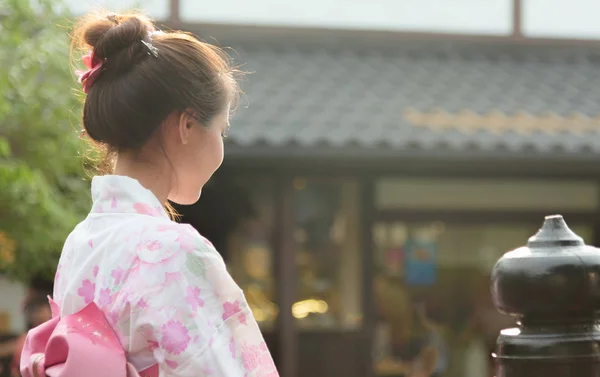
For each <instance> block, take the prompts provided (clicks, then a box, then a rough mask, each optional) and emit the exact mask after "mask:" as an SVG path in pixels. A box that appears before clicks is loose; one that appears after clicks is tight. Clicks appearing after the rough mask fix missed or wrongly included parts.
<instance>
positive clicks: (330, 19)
mask: <svg viewBox="0 0 600 377" xmlns="http://www.w3.org/2000/svg"><path fill="white" fill-rule="evenodd" d="M180 4H181V18H182V20H185V21H187V22H211V23H239V24H261V25H273V26H300V27H328V28H341V29H371V30H396V31H426V32H448V33H465V34H468V33H475V34H490V35H505V34H509V33H510V32H511V30H512V17H511V14H512V0H483V1H482V0H373V1H371V2H368V1H359V0H351V1H348V0H303V1H300V0H229V1H212V2H204V1H198V0H180Z"/></svg>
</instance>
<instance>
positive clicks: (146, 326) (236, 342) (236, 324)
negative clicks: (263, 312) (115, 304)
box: [131, 241, 278, 377]
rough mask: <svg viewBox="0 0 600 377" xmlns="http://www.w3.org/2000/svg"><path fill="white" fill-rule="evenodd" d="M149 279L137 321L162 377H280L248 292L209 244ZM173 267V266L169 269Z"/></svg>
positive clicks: (183, 255) (136, 327)
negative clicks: (228, 270) (240, 285)
mask: <svg viewBox="0 0 600 377" xmlns="http://www.w3.org/2000/svg"><path fill="white" fill-rule="evenodd" d="M171 259H172V260H171V261H169V262H167V263H165V264H164V265H163V266H162V268H160V269H158V270H156V271H153V272H152V275H151V276H148V278H149V279H150V280H151V281H155V282H160V283H154V284H152V286H150V287H147V289H145V291H144V292H143V294H141V295H140V296H139V302H138V304H137V305H136V310H135V313H134V314H133V315H132V328H131V334H132V336H133V337H135V338H136V339H135V340H134V343H138V344H139V342H140V341H143V342H146V344H147V347H149V348H150V350H151V351H152V354H153V355H154V358H155V359H156V361H157V363H158V366H159V368H160V376H161V377H198V376H211V377H267V376H268V377H276V376H278V374H277V370H276V367H275V364H274V363H273V360H272V358H271V355H270V353H269V350H268V349H267V346H266V344H265V342H264V340H263V337H262V335H261V332H260V330H259V327H258V325H257V323H256V321H255V319H254V317H253V316H252V312H251V311H250V308H249V307H248V304H247V302H246V299H245V298H244V295H243V293H242V290H241V289H240V288H239V287H238V286H237V284H236V283H235V282H234V281H233V279H232V278H231V276H230V275H229V273H228V272H227V270H226V268H225V264H224V262H223V259H222V258H221V256H220V255H219V254H218V253H217V251H216V250H215V249H214V248H213V247H212V245H211V244H210V243H209V242H208V241H204V242H203V243H201V245H200V246H199V247H195V248H194V250H192V251H190V252H182V253H178V256H176V257H172V258H171ZM169 263H171V264H172V265H169Z"/></svg>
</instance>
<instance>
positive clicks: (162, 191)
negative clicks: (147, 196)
mask: <svg viewBox="0 0 600 377" xmlns="http://www.w3.org/2000/svg"><path fill="white" fill-rule="evenodd" d="M161 165H165V164H160V163H155V162H152V163H151V162H149V161H147V160H143V159H140V158H132V157H131V156H128V155H127V154H120V155H119V156H118V158H117V163H116V164H115V170H114V174H115V175H122V176H126V177H130V178H133V179H136V180H137V181H138V182H139V183H140V184H141V185H142V186H144V188H146V189H148V190H150V191H151V192H152V193H153V194H154V196H156V198H157V199H158V200H159V201H160V202H161V203H166V202H167V199H168V197H169V193H170V192H171V180H170V179H168V178H167V177H169V176H170V174H168V172H169V169H168V166H161Z"/></svg>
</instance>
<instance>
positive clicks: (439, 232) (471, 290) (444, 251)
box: [373, 221, 593, 377]
mask: <svg viewBox="0 0 600 377" xmlns="http://www.w3.org/2000/svg"><path fill="white" fill-rule="evenodd" d="M539 225H540V224H521V223H516V224H514V223H513V224H498V223H486V222H482V223H479V224H460V223H444V222H441V221H432V222H430V223H406V222H381V223H378V224H375V226H374V229H373V235H374V240H375V244H376V255H375V258H374V259H375V262H374V263H375V266H374V269H375V279H374V302H375V304H376V312H377V318H378V321H377V327H376V331H375V341H374V360H375V370H376V375H379V376H383V375H399V376H402V375H407V376H408V375H413V373H416V372H421V373H423V372H425V373H424V374H422V375H424V376H430V375H432V374H433V375H443V376H447V377H486V376H492V375H493V374H491V360H490V358H489V355H490V353H491V351H492V349H493V347H494V345H495V341H496V338H497V336H498V333H499V331H500V330H501V329H503V328H506V327H511V326H513V325H514V320H512V319H510V318H508V317H506V316H503V315H501V314H499V313H498V312H497V311H496V309H495V308H494V306H493V304H492V301H491V296H490V291H489V287H490V280H489V279H490V272H491V269H492V267H493V265H494V263H495V262H496V261H497V260H498V259H499V258H500V257H501V256H502V254H504V253H505V252H507V251H510V250H512V249H514V248H516V247H519V246H522V245H525V244H526V243H527V240H528V238H529V237H530V236H532V235H533V234H535V233H536V231H537V229H538V228H539ZM571 229H572V230H573V231H574V232H576V233H577V234H579V236H581V237H582V238H584V240H585V241H586V243H589V242H590V241H591V237H592V233H593V232H592V227H591V226H587V225H585V224H572V226H571ZM435 373H438V374H435ZM415 375H416V374H415Z"/></svg>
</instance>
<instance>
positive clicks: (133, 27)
mask: <svg viewBox="0 0 600 377" xmlns="http://www.w3.org/2000/svg"><path fill="white" fill-rule="evenodd" d="M154 30H155V29H154V25H153V23H152V21H151V20H150V19H149V18H147V17H146V16H143V15H140V14H117V13H108V14H90V15H88V17H85V18H83V19H82V20H81V21H80V23H79V25H78V26H77V27H76V28H75V34H76V35H75V36H76V38H75V40H77V41H78V44H79V45H80V47H88V48H92V49H93V50H94V54H95V55H96V57H98V58H100V59H107V58H110V57H111V56H113V55H115V54H117V53H119V52H120V51H122V50H126V49H128V48H129V47H130V46H132V45H134V44H135V43H140V41H142V40H148V37H149V35H150V33H151V32H153V31H154Z"/></svg>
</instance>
